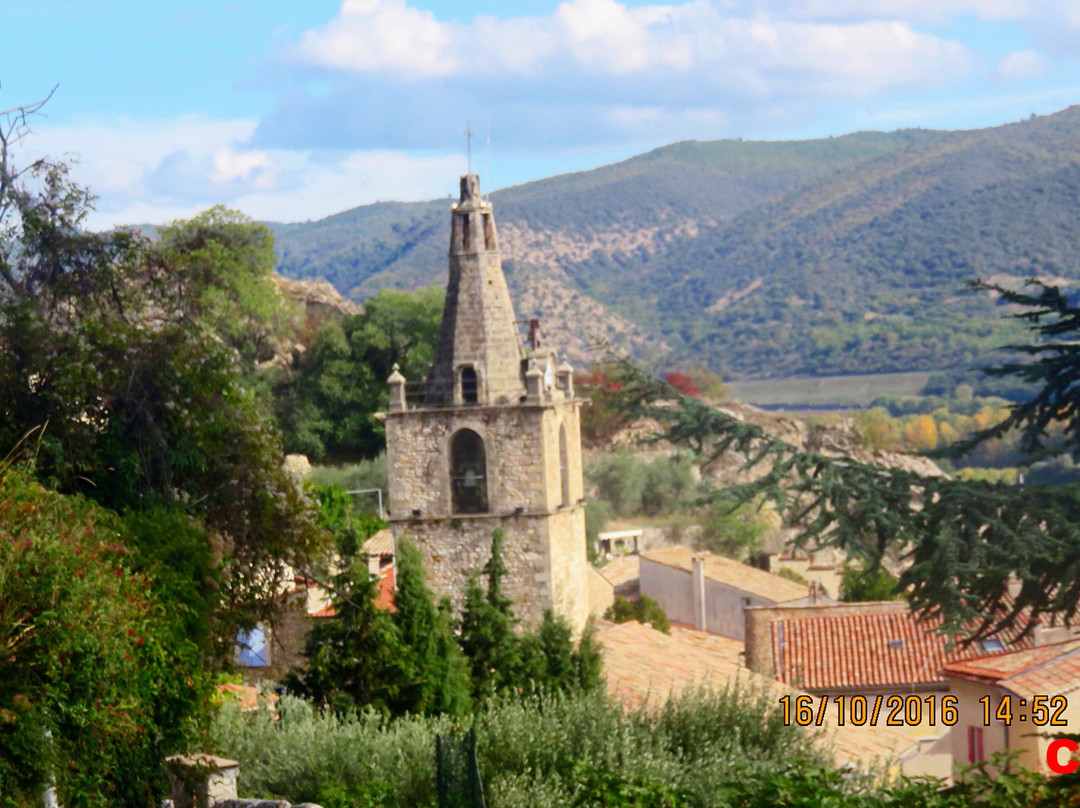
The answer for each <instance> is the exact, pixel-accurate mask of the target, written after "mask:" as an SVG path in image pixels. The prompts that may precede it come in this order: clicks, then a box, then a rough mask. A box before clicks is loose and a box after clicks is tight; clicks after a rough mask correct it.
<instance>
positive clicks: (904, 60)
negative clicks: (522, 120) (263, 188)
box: [286, 0, 1006, 96]
mask: <svg viewBox="0 0 1080 808" xmlns="http://www.w3.org/2000/svg"><path fill="white" fill-rule="evenodd" d="M946 1H947V0H946ZM997 1H998V2H1006V0H997ZM914 2H915V0H910V3H914ZM972 2H973V0H972ZM910 3H909V2H905V0H895V2H894V3H892V4H885V5H896V6H898V7H901V6H903V7H906V6H907V5H909V4H910ZM886 17H887V18H886V19H884V20H882V19H876V20H871V21H867V22H859V23H855V24H839V23H834V24H821V23H818V22H806V21H803V20H805V19H806V18H805V17H804V16H802V15H798V14H796V15H794V16H792V17H790V18H789V19H783V18H779V19H778V18H777V17H776V16H761V15H759V14H753V13H750V12H749V11H744V12H742V13H731V12H727V13H725V12H723V11H722V10H721V9H719V8H718V7H717V5H716V4H714V3H712V2H709V1H708V0H691V1H690V2H686V3H682V4H676V5H656V6H647V7H639V8H630V7H628V6H626V5H624V4H623V3H620V2H618V1H617V0H566V2H562V3H560V4H559V6H558V7H557V8H556V9H555V11H554V13H553V14H551V15H548V16H544V17H532V18H524V17H522V18H511V19H504V20H500V19H496V18H492V17H478V18H476V19H474V20H473V21H472V22H470V23H466V24H463V23H451V22H440V21H439V20H437V19H436V18H435V16H434V15H433V14H431V13H430V12H426V11H420V10H418V9H414V8H411V7H410V6H408V5H407V3H406V0H345V2H344V3H343V4H342V6H341V9H340V11H339V12H338V14H337V16H336V17H335V18H334V19H333V20H332V21H331V22H329V23H328V24H327V25H325V26H323V27H322V28H320V29H316V30H311V31H307V32H305V33H304V34H303V36H302V37H301V39H300V44H299V46H298V47H297V48H296V49H294V50H293V51H292V52H290V53H288V54H286V59H288V60H299V61H300V62H302V63H304V64H308V65H314V66H318V67H321V68H326V69H329V70H331V71H345V72H347V73H353V74H362V75H367V76H376V75H381V76H383V77H385V78H393V77H399V78H401V77H404V78H407V79H409V80H410V81H415V80H417V79H420V78H423V77H427V78H442V79H448V78H452V79H457V80H459V81H462V82H469V81H475V82H477V83H480V84H483V83H490V82H492V81H494V80H497V79H499V78H506V77H507V76H508V75H510V76H514V75H516V76H532V77H540V78H541V79H545V80H548V81H551V82H556V81H561V82H566V81H567V80H568V79H569V80H570V81H572V82H575V83H579V84H585V85H587V86H588V87H589V89H590V91H593V92H595V91H596V90H597V84H598V82H603V81H604V80H608V79H613V80H618V79H619V78H626V77H634V78H645V79H647V82H648V83H650V84H654V83H656V77H657V76H661V77H667V78H676V77H681V78H682V79H683V80H690V81H692V82H694V83H695V84H697V85H699V86H701V87H702V88H705V87H709V86H710V85H714V84H716V83H717V82H716V78H718V77H719V76H722V75H723V73H725V72H727V71H735V70H740V69H744V68H746V67H747V66H749V67H750V68H751V69H757V71H758V73H759V74H760V75H762V77H763V78H764V79H765V80H766V81H768V80H769V78H770V77H769V75H768V74H767V72H764V71H767V69H768V68H770V67H774V68H780V69H784V70H788V69H795V70H802V71H806V73H807V74H808V75H809V76H829V77H831V78H830V80H829V81H827V82H825V85H824V86H825V87H826V88H827V89H828V91H829V92H833V93H837V94H839V95H843V94H844V93H845V82H850V86H851V89H852V94H853V95H855V96H858V95H862V94H864V93H865V92H867V91H868V89H872V88H875V87H885V86H893V85H896V84H900V83H904V82H912V81H919V80H925V79H928V78H930V77H942V78H947V77H949V76H954V75H956V74H957V73H962V72H963V71H965V70H966V69H967V68H968V66H969V65H968V62H969V60H968V59H967V57H966V51H965V48H964V47H963V46H962V45H961V44H960V43H958V42H954V41H948V40H944V39H941V38H939V37H936V36H934V35H932V34H928V33H923V32H916V31H915V30H914V29H913V28H912V27H911V25H910V24H909V23H907V22H903V21H898V20H894V19H892V18H890V17H888V15H886ZM710 77H711V80H710ZM564 89H569V88H564ZM805 89H809V90H811V91H813V90H814V89H815V88H814V87H812V86H811V87H808V88H805ZM601 92H602V88H601Z"/></svg>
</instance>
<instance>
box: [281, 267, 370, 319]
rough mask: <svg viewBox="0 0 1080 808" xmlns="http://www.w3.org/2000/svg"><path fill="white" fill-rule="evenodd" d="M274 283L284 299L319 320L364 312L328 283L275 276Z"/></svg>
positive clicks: (361, 307) (362, 308)
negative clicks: (295, 303)
mask: <svg viewBox="0 0 1080 808" xmlns="http://www.w3.org/2000/svg"><path fill="white" fill-rule="evenodd" d="M274 282H275V283H276V284H277V287H278V289H280V290H281V293H282V294H283V295H284V296H285V297H286V299H289V300H294V301H296V302H297V303H299V304H300V305H301V306H303V307H304V310H305V313H306V314H308V315H309V316H314V317H316V318H318V319H320V320H324V319H327V318H330V317H346V316H349V315H352V314H361V313H362V312H363V311H364V307H363V306H360V305H358V304H356V303H353V302H352V301H351V300H346V299H345V298H344V297H342V296H341V293H340V292H338V290H337V289H335V288H334V287H333V285H331V284H330V282H329V281H321V280H310V279H307V280H298V279H295V278H285V277H282V276H281V275H275V276H274Z"/></svg>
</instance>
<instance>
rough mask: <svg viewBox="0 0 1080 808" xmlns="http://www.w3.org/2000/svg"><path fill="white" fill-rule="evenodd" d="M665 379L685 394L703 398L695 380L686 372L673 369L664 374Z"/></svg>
mask: <svg viewBox="0 0 1080 808" xmlns="http://www.w3.org/2000/svg"><path fill="white" fill-rule="evenodd" d="M664 381H666V382H667V383H668V384H670V385H671V386H672V387H674V388H675V389H676V390H678V391H679V392H680V393H682V394H683V395H687V396H693V397H694V398H701V391H700V390H699V389H698V388H697V387H696V386H695V385H694V380H693V379H691V378H690V377H689V376H687V375H686V374H685V373H680V372H679V371H677V370H673V371H671V372H670V373H668V374H666V375H665V376H664Z"/></svg>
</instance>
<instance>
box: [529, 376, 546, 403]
mask: <svg viewBox="0 0 1080 808" xmlns="http://www.w3.org/2000/svg"><path fill="white" fill-rule="evenodd" d="M543 398H544V374H543V373H541V372H540V369H539V368H535V367H534V368H530V369H529V370H527V371H525V401H526V402H527V403H529V404H539V403H541V402H542V401H543Z"/></svg>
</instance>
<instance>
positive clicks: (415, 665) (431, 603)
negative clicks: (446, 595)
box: [394, 538, 470, 715]
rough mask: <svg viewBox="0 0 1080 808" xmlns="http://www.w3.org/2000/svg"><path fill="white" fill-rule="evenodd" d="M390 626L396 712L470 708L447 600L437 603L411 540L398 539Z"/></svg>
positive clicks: (452, 711) (453, 711) (466, 672)
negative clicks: (396, 653)
mask: <svg viewBox="0 0 1080 808" xmlns="http://www.w3.org/2000/svg"><path fill="white" fill-rule="evenodd" d="M395 563H396V565H397V590H396V591H395V593H394V604H395V606H396V607H397V610H396V611H395V612H394V625H395V626H396V627H397V631H398V636H399V637H400V640H401V646H402V651H401V664H402V669H403V675H402V677H401V681H400V689H399V692H398V699H397V703H396V705H395V707H396V711H397V712H412V713H424V714H428V715H433V714H437V713H448V714H450V715H463V714H464V713H466V712H468V711H469V708H470V702H469V692H470V683H469V670H468V663H467V662H466V660H465V657H464V656H463V655H462V653H461V650H460V649H459V648H458V646H457V642H456V641H455V639H454V634H453V631H452V629H451V625H450V604H449V601H444V602H442V603H440V604H436V602H435V597H434V595H432V593H431V590H430V589H428V586H427V584H426V583H425V582H424V561H423V557H422V556H421V554H420V551H419V550H418V549H417V547H416V545H414V544H413V543H412V542H411V541H409V540H408V539H406V538H400V539H399V540H398V542H397V556H396V558H395Z"/></svg>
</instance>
